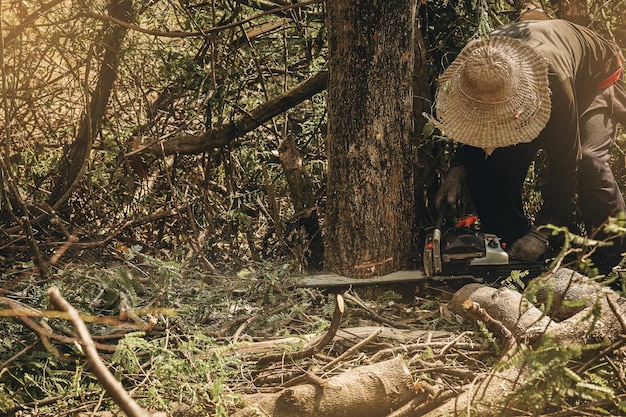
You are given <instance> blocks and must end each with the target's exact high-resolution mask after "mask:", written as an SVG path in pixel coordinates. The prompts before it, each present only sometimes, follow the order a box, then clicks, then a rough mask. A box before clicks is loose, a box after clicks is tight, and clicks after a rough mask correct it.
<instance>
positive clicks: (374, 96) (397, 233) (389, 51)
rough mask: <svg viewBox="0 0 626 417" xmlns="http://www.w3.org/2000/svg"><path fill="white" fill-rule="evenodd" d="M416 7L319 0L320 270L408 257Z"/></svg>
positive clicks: (398, 262)
mask: <svg viewBox="0 0 626 417" xmlns="http://www.w3.org/2000/svg"><path fill="white" fill-rule="evenodd" d="M414 7H415V2H413V1H410V0H402V1H375V0H370V1H362V2H353V1H352V0H336V1H332V2H329V3H328V4H327V9H328V19H327V22H328V23H327V26H328V37H329V38H328V39H329V87H328V99H327V103H328V148H327V149H328V150H327V152H328V185H327V198H328V202H327V207H326V218H325V225H326V234H325V250H324V269H325V270H327V271H332V272H335V273H338V274H341V275H346V276H352V277H365V276H372V275H384V274H387V273H390V272H393V271H397V270H400V269H405V268H406V267H407V266H408V265H409V263H410V260H411V259H412V251H411V243H412V220H413V209H414V195H413V179H412V150H411V143H410V138H411V133H412V104H413V97H412V91H411V83H412V75H413V51H414V44H413V30H414V27H413V25H414V14H415V9H414Z"/></svg>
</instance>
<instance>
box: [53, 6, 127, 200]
mask: <svg viewBox="0 0 626 417" xmlns="http://www.w3.org/2000/svg"><path fill="white" fill-rule="evenodd" d="M108 10H109V16H111V17H113V18H116V19H120V20H124V21H128V20H129V18H130V15H131V13H132V0H111V1H110V3H109V6H108ZM108 25H109V26H110V27H109V31H108V35H107V36H106V37H105V38H104V41H103V43H104V57H103V60H102V64H101V66H100V73H99V76H98V83H97V84H96V88H95V90H94V92H93V95H92V97H91V103H90V104H89V106H88V108H87V112H86V114H85V115H84V117H83V119H82V120H81V123H80V126H79V129H78V134H77V136H76V139H74V142H72V143H71V145H70V146H69V148H68V149H67V151H66V152H65V155H64V156H63V158H62V159H61V161H60V167H59V176H58V178H57V181H56V184H55V187H54V189H53V191H52V194H51V196H50V200H49V201H50V205H51V206H53V207H55V208H56V207H59V206H60V205H61V204H63V203H64V202H65V201H66V200H67V198H68V197H69V196H70V195H71V192H72V189H73V188H74V185H75V184H76V183H77V182H78V180H80V178H81V177H82V175H83V173H84V172H85V168H86V167H87V162H88V161H89V155H90V153H91V148H92V147H93V142H94V139H95V137H96V135H97V133H98V131H99V129H100V125H101V123H102V118H103V117H104V114H105V112H106V108H107V105H108V103H109V96H110V95H111V90H112V88H113V84H114V82H115V78H116V77H117V68H118V64H119V55H120V46H121V44H122V42H123V40H124V37H125V36H126V32H127V31H128V30H127V29H126V28H124V27H122V26H117V25H113V24H108Z"/></svg>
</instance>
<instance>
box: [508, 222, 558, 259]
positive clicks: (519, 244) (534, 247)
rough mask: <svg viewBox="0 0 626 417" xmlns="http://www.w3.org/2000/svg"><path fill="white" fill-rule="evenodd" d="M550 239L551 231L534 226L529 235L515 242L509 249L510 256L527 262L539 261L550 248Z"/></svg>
mask: <svg viewBox="0 0 626 417" xmlns="http://www.w3.org/2000/svg"><path fill="white" fill-rule="evenodd" d="M549 237H550V231H549V230H545V229H539V228H537V227H535V226H532V227H531V228H530V231H529V232H528V233H526V234H525V235H524V236H522V237H521V238H519V239H518V240H516V241H515V242H513V244H512V245H511V248H510V249H509V255H510V256H512V257H514V258H518V259H525V260H527V261H538V260H540V259H541V258H542V257H543V256H544V255H545V254H546V252H547V251H548V248H549V247H550V242H549V240H548V239H549Z"/></svg>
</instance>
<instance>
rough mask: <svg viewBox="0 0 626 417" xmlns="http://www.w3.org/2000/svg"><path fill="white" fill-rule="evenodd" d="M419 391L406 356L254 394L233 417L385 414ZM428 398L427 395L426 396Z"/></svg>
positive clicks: (372, 416)
mask: <svg viewBox="0 0 626 417" xmlns="http://www.w3.org/2000/svg"><path fill="white" fill-rule="evenodd" d="M417 395H418V394H417V393H416V390H415V386H414V384H413V378H412V377H411V373H410V372H409V369H408V368H407V367H406V365H405V364H404V361H403V360H402V358H400V357H397V358H395V359H391V360H388V361H384V362H378V363H376V364H373V365H366V366H361V367H358V368H353V369H350V370H348V371H346V372H344V373H342V374H340V375H337V376H334V377H332V378H329V379H327V380H324V381H323V382H321V383H317V384H303V385H296V386H292V387H288V388H286V389H284V390H283V391H281V392H278V393H270V394H253V395H251V396H248V397H247V398H245V399H244V400H245V402H247V403H248V405H249V406H248V407H247V408H246V409H244V410H240V411H238V412H236V413H235V414H234V415H233V417H252V416H255V417H257V416H259V415H266V416H270V417H313V416H315V417H342V416H345V417H349V416H359V417H384V416H386V415H388V414H389V413H390V412H392V411H393V410H396V409H398V408H400V407H401V406H403V405H404V404H406V403H408V402H409V401H411V400H413V399H414V398H415V397H416V396H417ZM424 398H425V397H424Z"/></svg>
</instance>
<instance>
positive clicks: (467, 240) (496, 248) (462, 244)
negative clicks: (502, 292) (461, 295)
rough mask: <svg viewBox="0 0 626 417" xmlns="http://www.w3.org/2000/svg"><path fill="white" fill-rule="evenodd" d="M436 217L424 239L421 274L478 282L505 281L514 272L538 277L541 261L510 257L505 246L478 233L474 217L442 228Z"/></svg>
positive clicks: (440, 217) (441, 221)
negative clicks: (433, 225) (422, 269)
mask: <svg viewBox="0 0 626 417" xmlns="http://www.w3.org/2000/svg"><path fill="white" fill-rule="evenodd" d="M442 223H443V216H441V215H440V216H439V217H438V219H437V222H436V223H435V227H434V229H433V230H432V232H431V233H428V234H427V236H426V241H425V245H424V257H423V262H424V271H425V273H426V276H427V277H429V278H432V279H434V280H439V281H446V280H449V279H464V278H469V279H473V280H475V281H480V282H485V281H486V282H497V281H501V280H503V279H506V278H508V277H509V276H510V275H511V272H513V271H514V270H519V271H528V272H529V274H528V276H527V278H532V277H536V276H538V275H539V274H540V273H541V272H542V271H543V269H544V263H543V262H531V261H526V260H517V259H514V258H512V257H510V256H509V254H508V253H507V251H506V244H505V243H504V242H502V240H501V239H500V238H499V237H498V236H496V235H494V234H490V233H484V232H483V231H481V230H480V227H479V226H478V225H479V222H478V217H477V216H475V215H472V216H468V217H465V218H463V219H461V220H460V221H457V222H456V223H455V224H454V225H453V226H451V227H445V228H444V227H442Z"/></svg>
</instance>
